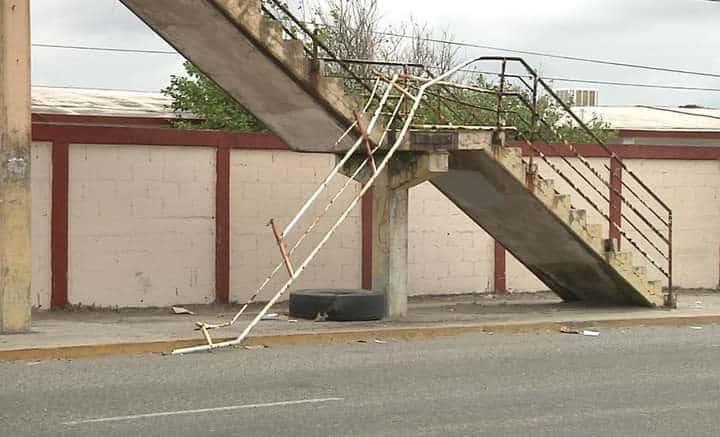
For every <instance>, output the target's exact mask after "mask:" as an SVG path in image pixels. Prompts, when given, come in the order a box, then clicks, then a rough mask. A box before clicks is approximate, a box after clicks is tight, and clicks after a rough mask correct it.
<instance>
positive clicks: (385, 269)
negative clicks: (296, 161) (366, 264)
mask: <svg viewBox="0 0 720 437" xmlns="http://www.w3.org/2000/svg"><path fill="white" fill-rule="evenodd" d="M363 158H364V157H362V156H358V157H355V159H352V160H351V161H350V162H349V163H348V164H347V165H346V168H344V169H343V173H344V174H346V175H348V174H351V173H353V170H354V169H356V168H357V166H358V165H359V163H360V161H361V160H362V159H363ZM375 159H376V160H377V161H380V159H382V157H381V156H376V158H375ZM447 171H448V155H447V153H444V152H431V153H428V152H422V153H413V152H398V153H397V154H396V155H395V156H394V157H393V158H392V160H391V161H390V162H389V165H388V166H387V169H386V170H385V171H383V172H382V173H381V174H380V175H378V177H377V178H376V179H375V183H374V184H373V208H372V209H373V213H372V217H373V219H372V238H373V241H372V289H373V290H375V291H382V292H384V293H385V296H386V305H385V317H388V318H390V319H397V318H401V317H404V316H406V315H407V294H408V289H407V284H408V264H407V262H408V218H409V217H408V197H409V190H410V188H411V187H413V186H415V185H417V184H420V183H422V182H425V181H427V180H429V179H430V178H432V177H433V176H435V175H437V174H440V173H445V172H447ZM370 176H371V173H370V169H369V166H367V167H366V168H365V171H364V172H361V174H360V175H358V176H356V178H357V180H358V181H359V182H360V183H363V184H364V183H366V182H367V180H368V179H369V178H370Z"/></svg>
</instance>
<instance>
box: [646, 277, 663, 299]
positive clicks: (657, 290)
mask: <svg viewBox="0 0 720 437" xmlns="http://www.w3.org/2000/svg"><path fill="white" fill-rule="evenodd" d="M647 284H648V290H649V292H650V293H651V294H653V295H655V296H660V297H662V295H663V286H664V282H663V281H660V280H654V281H648V283H647Z"/></svg>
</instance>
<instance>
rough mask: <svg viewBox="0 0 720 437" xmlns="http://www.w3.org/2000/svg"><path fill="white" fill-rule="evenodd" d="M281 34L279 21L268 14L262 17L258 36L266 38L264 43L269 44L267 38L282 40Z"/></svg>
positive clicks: (281, 29)
mask: <svg viewBox="0 0 720 437" xmlns="http://www.w3.org/2000/svg"><path fill="white" fill-rule="evenodd" d="M282 34H283V28H282V25H281V24H280V22H279V21H277V20H275V19H274V18H270V17H268V16H263V17H262V22H261V23H260V37H261V38H263V39H264V40H266V41H265V44H267V45H268V46H270V44H268V41H267V40H275V41H280V40H282Z"/></svg>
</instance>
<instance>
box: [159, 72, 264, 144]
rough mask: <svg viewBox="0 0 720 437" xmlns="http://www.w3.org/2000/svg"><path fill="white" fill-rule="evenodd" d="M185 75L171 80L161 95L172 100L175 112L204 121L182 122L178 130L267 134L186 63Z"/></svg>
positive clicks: (218, 88) (257, 123)
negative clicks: (261, 132) (258, 132)
mask: <svg viewBox="0 0 720 437" xmlns="http://www.w3.org/2000/svg"><path fill="white" fill-rule="evenodd" d="M184 67H185V75H184V76H175V75H173V76H172V77H171V79H170V85H169V86H168V87H167V88H165V89H163V90H162V93H163V94H165V95H166V96H168V97H170V98H172V100H173V102H172V110H173V111H175V112H176V113H179V114H182V113H191V114H194V115H195V116H197V117H200V118H201V119H202V120H201V121H196V120H182V119H181V120H179V121H177V122H176V126H177V127H179V128H185V129H190V128H192V129H217V130H232V131H244V132H257V131H264V130H266V129H265V127H264V126H263V125H262V123H261V122H260V121H259V120H258V119H257V118H255V116H254V115H252V114H251V113H250V112H249V111H248V110H247V109H245V108H244V107H243V106H242V105H240V104H239V103H238V102H236V101H235V100H234V99H233V98H232V97H230V96H229V95H228V94H227V93H226V92H225V91H224V90H223V89H222V88H220V87H219V86H218V85H217V84H216V83H215V82H213V81H212V80H210V79H209V78H208V77H207V76H205V75H204V74H203V73H202V72H201V71H200V70H198V69H197V67H195V66H194V65H192V64H191V63H190V62H185V64H184Z"/></svg>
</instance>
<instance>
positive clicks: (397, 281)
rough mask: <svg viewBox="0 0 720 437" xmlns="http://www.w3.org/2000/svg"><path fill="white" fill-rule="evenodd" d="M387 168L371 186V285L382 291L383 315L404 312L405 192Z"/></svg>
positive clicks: (406, 234)
mask: <svg viewBox="0 0 720 437" xmlns="http://www.w3.org/2000/svg"><path fill="white" fill-rule="evenodd" d="M390 182H391V176H389V173H388V172H383V173H381V174H380V175H379V176H378V178H377V179H375V184H374V186H373V220H372V223H373V232H372V236H373V245H372V246H373V251H372V254H373V259H372V274H373V276H372V289H373V290H375V291H382V292H384V293H385V296H386V302H385V316H386V317H389V318H391V319H396V318H401V317H404V316H406V315H407V282H408V271H407V259H408V194H409V189H408V188H407V187H400V188H393V187H392V185H391V183H390Z"/></svg>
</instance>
